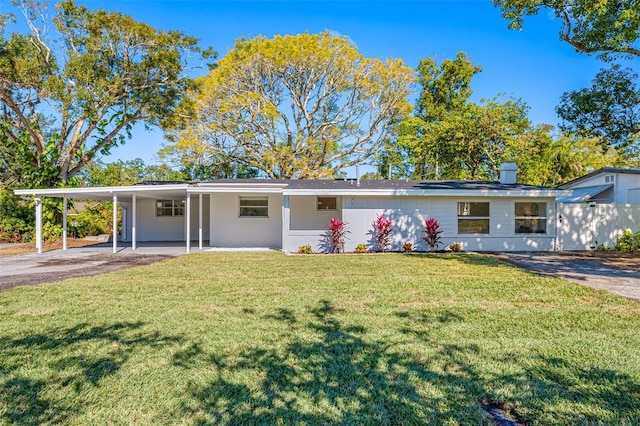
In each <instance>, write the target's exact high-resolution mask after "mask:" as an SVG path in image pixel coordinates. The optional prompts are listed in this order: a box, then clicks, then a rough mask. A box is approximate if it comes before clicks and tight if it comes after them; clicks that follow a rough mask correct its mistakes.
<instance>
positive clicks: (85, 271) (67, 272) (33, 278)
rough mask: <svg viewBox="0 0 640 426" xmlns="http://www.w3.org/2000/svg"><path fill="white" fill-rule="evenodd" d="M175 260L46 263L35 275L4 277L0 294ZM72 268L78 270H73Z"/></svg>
mask: <svg viewBox="0 0 640 426" xmlns="http://www.w3.org/2000/svg"><path fill="white" fill-rule="evenodd" d="M173 257H175V256H171V255H166V254H132V255H122V254H118V255H113V254H95V255H91V256H85V257H79V258H76V259H67V258H64V259H62V258H52V259H44V260H42V261H41V262H38V263H37V264H36V265H35V266H34V271H36V272H34V273H33V274H31V273H28V274H20V275H7V276H3V277H2V282H0V291H4V290H9V289H11V288H15V287H19V286H28V285H37V284H43V283H51V282H56V281H62V280H66V279H69V278H76V277H88V276H93V275H99V274H105V273H107V272H113V271H118V270H120V269H127V268H133V267H135V266H142V265H149V264H152V263H156V262H160V261H162V260H165V259H170V258H173ZM72 266H73V267H75V268H71V267H72ZM38 269H40V270H46V272H44V273H43V272H37V270H38Z"/></svg>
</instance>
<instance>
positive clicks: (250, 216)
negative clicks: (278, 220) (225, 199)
mask: <svg viewBox="0 0 640 426" xmlns="http://www.w3.org/2000/svg"><path fill="white" fill-rule="evenodd" d="M258 200H259V201H266V202H267V205H266V206H250V205H242V202H243V201H258ZM243 208H244V209H246V208H253V209H265V210H266V214H265V215H248V214H242V209H243ZM238 217H241V218H252V219H258V218H268V217H269V197H260V196H246V197H243V196H239V197H238Z"/></svg>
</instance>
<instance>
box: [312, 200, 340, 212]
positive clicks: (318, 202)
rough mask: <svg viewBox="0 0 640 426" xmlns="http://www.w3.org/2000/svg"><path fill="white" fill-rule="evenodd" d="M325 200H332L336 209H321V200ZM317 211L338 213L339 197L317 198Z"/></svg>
mask: <svg viewBox="0 0 640 426" xmlns="http://www.w3.org/2000/svg"><path fill="white" fill-rule="evenodd" d="M321 198H324V199H328V198H332V199H333V201H334V203H335V205H336V208H335V209H321V208H320V199H321ZM316 210H317V211H319V212H337V211H338V197H316Z"/></svg>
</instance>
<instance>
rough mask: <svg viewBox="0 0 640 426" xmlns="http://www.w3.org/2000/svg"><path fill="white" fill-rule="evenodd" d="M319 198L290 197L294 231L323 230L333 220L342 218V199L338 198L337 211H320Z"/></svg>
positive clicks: (292, 228)
mask: <svg viewBox="0 0 640 426" xmlns="http://www.w3.org/2000/svg"><path fill="white" fill-rule="evenodd" d="M317 198H318V197H316V196H292V197H289V200H290V201H289V202H290V204H289V205H290V208H291V230H292V231H310V230H323V229H325V228H326V226H327V225H328V224H329V222H330V221H331V218H338V219H339V218H340V209H341V205H340V204H341V200H342V197H336V198H337V210H318V209H317Z"/></svg>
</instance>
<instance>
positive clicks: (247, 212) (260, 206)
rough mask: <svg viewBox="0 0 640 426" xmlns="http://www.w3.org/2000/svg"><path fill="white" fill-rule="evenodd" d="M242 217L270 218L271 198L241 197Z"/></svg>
mask: <svg viewBox="0 0 640 426" xmlns="http://www.w3.org/2000/svg"><path fill="white" fill-rule="evenodd" d="M240 217H269V198H267V197H240Z"/></svg>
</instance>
